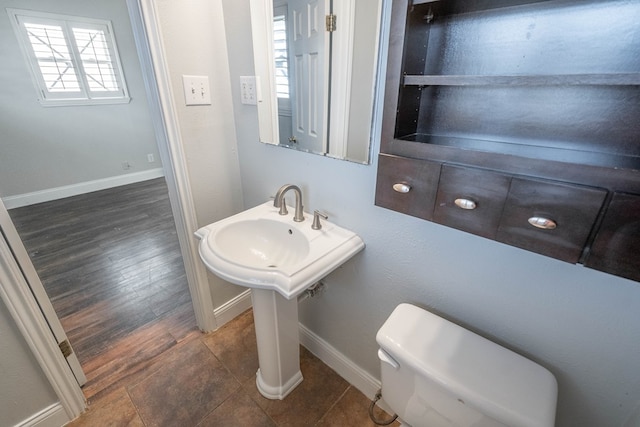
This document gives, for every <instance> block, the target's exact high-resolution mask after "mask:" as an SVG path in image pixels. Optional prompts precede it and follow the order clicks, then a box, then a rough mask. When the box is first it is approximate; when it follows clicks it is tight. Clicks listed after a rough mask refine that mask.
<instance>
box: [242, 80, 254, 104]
mask: <svg viewBox="0 0 640 427" xmlns="http://www.w3.org/2000/svg"><path fill="white" fill-rule="evenodd" d="M240 101H241V102H242V103H243V104H248V105H257V104H258V89H257V85H256V77H255V76H240Z"/></svg>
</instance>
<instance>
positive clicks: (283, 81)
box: [273, 7, 289, 98]
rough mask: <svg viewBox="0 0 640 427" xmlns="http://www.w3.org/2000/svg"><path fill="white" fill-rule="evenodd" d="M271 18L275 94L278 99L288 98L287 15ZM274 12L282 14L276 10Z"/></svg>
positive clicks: (277, 15)
mask: <svg viewBox="0 0 640 427" xmlns="http://www.w3.org/2000/svg"><path fill="white" fill-rule="evenodd" d="M278 9H284V13H283V14H276V15H275V16H274V17H273V51H274V52H273V53H274V57H275V61H276V93H277V95H278V98H289V58H288V57H289V55H288V54H287V46H288V45H287V14H286V12H287V11H286V8H285V7H280V8H278ZM275 12H282V11H278V10H276V11H275Z"/></svg>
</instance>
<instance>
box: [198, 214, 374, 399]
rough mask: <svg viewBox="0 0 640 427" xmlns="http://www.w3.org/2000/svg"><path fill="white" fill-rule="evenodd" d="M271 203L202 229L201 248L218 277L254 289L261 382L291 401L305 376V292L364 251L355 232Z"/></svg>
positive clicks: (268, 392)
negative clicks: (301, 302) (296, 216)
mask: <svg viewBox="0 0 640 427" xmlns="http://www.w3.org/2000/svg"><path fill="white" fill-rule="evenodd" d="M278 211H279V210H278V208H275V207H274V206H273V203H272V202H267V203H264V204H262V205H259V206H256V207H255V208H252V209H248V210H246V211H244V212H241V213H239V214H237V215H234V216H231V217H229V218H226V219H223V220H221V221H218V222H215V223H213V224H210V225H207V226H206V227H203V228H201V229H199V230H198V231H197V232H196V236H197V237H198V238H199V239H200V245H199V252H200V257H201V258H202V261H203V262H204V264H205V265H206V266H207V268H208V269H209V270H210V271H211V272H212V273H214V274H216V275H217V276H219V277H221V278H223V279H225V280H227V281H229V282H231V283H235V284H237V285H241V286H246V287H249V288H251V300H252V303H253V315H254V322H255V327H256V336H257V343H258V358H259V364H260V369H258V373H257V376H256V385H257V387H258V390H259V391H260V393H261V394H262V395H263V396H265V397H267V398H269V399H283V398H284V397H285V396H286V395H287V394H289V393H290V392H291V391H292V390H293V389H294V388H295V387H296V386H297V385H298V384H300V382H301V381H302V373H301V372H300V355H299V338H298V300H297V297H298V296H299V295H300V294H301V293H303V292H304V291H305V290H306V289H307V288H309V287H310V286H312V285H313V284H315V283H317V282H318V281H319V280H320V279H322V278H323V277H325V276H326V275H328V274H329V273H331V272H332V271H333V270H335V269H336V268H337V267H339V266H340V265H342V264H343V263H345V262H346V261H347V260H349V259H350V258H351V257H353V256H354V255H355V254H356V253H358V252H359V251H361V250H362V249H363V248H364V243H363V242H362V239H360V237H359V236H358V235H357V234H355V233H353V232H352V231H349V230H346V229H344V228H341V227H338V226H337V225H335V224H333V223H331V222H329V221H323V223H322V228H321V229H320V230H314V229H312V228H311V219H310V218H311V217H312V215H309V214H305V217H306V218H307V219H306V220H305V221H303V222H295V221H294V220H293V215H291V214H289V215H279V213H278Z"/></svg>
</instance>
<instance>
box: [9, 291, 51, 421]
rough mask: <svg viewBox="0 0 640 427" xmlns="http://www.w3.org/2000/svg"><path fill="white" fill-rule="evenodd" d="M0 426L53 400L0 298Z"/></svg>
mask: <svg viewBox="0 0 640 427" xmlns="http://www.w3.org/2000/svg"><path fill="white" fill-rule="evenodd" d="M0 343H2V345H0V378H2V381H0V426H13V425H16V424H18V423H19V422H21V421H23V420H25V419H27V418H29V417H31V416H32V415H33V414H35V413H38V412H40V411H41V410H43V409H44V408H46V407H48V406H50V405H52V404H54V403H57V402H58V397H57V396H56V394H55V392H54V391H53V388H52V387H51V385H50V384H49V381H48V380H47V378H46V377H45V375H44V373H43V372H42V369H40V366H39V365H38V362H37V361H36V359H35V357H34V356H33V354H32V353H31V350H30V349H29V347H28V346H27V343H26V342H25V340H24V338H23V337H22V335H21V333H20V331H19V330H18V328H17V326H16V324H15V322H14V320H13V318H12V317H11V315H10V314H9V311H8V309H7V306H6V305H5V304H4V302H3V301H2V300H0Z"/></svg>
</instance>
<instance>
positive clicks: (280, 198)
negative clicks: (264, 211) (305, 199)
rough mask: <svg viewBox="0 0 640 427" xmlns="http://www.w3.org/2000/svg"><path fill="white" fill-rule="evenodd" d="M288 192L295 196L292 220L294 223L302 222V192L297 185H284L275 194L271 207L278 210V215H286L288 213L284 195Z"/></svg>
mask: <svg viewBox="0 0 640 427" xmlns="http://www.w3.org/2000/svg"><path fill="white" fill-rule="evenodd" d="M289 190H293V192H294V193H295V194H296V213H295V215H294V216H293V220H294V221H295V222H302V221H304V215H303V212H302V209H303V208H302V191H301V190H300V188H299V187H298V186H297V185H293V184H285V185H283V186H282V187H280V189H279V190H278V192H277V193H276V197H275V198H274V199H273V206H275V207H276V208H280V212H279V213H280V215H286V214H288V213H289V212H288V211H287V204H286V203H285V202H284V193H286V192H287V191H289Z"/></svg>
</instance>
